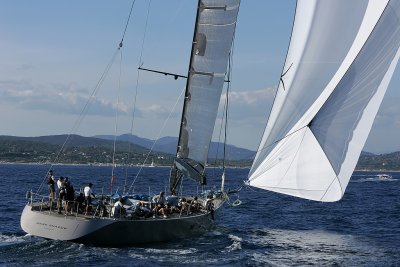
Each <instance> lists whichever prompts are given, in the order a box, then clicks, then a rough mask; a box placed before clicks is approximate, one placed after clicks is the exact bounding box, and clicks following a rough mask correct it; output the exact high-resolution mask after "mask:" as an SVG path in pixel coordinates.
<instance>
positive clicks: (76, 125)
mask: <svg viewBox="0 0 400 267" xmlns="http://www.w3.org/2000/svg"><path fill="white" fill-rule="evenodd" d="M117 54H118V49H117V50H115V52H114V54H113V55H112V57H111V60H110V61H109V62H108V64H107V66H106V68H105V69H104V71H103V73H102V74H101V76H100V79H99V80H98V81H97V83H96V85H95V87H94V88H93V90H92V93H91V94H90V96H89V98H88V100H87V101H86V103H85V105H84V107H83V108H82V110H81V112H80V113H79V116H78V119H77V120H76V121H75V123H74V125H73V126H72V128H71V130H70V132H69V134H68V135H67V138H66V139H65V141H64V143H63V144H62V146H61V148H60V150H59V151H58V153H57V155H56V156H55V158H54V160H53V161H52V163H51V164H50V167H49V170H48V171H47V173H48V172H49V171H50V170H51V169H52V168H53V166H54V165H55V164H56V163H57V162H58V160H59V158H60V156H61V153H62V152H64V151H65V150H66V147H67V145H68V143H69V142H70V141H71V137H72V135H73V134H75V133H76V131H77V129H78V128H79V126H80V125H81V123H82V121H83V118H84V117H85V116H86V114H87V112H88V110H89V107H90V105H91V104H92V103H93V101H94V100H95V98H96V94H97V92H98V90H99V88H100V87H101V85H102V84H103V82H104V80H105V78H106V77H107V74H108V72H109V71H110V69H111V66H112V65H113V63H114V61H115V57H116V56H117ZM47 173H46V176H45V177H44V178H43V180H42V182H41V183H40V185H39V188H38V190H37V192H36V193H37V194H38V193H39V192H40V190H41V189H42V187H43V184H44V182H45V181H46V179H47Z"/></svg>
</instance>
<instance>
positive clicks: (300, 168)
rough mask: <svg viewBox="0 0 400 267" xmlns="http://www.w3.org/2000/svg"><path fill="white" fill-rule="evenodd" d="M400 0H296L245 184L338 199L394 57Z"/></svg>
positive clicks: (399, 29) (399, 30)
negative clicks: (274, 88)
mask: <svg viewBox="0 0 400 267" xmlns="http://www.w3.org/2000/svg"><path fill="white" fill-rule="evenodd" d="M399 17H400V1H399V0H392V1H388V0H369V1H366V0H352V1H348V0H335V1H318V0H300V1H298V3H297V7H296V15H295V21H294V26H293V32H292V37H291V42H290V46H289V50H288V54H287V58H286V62H285V66H284V70H283V75H282V77H281V82H280V85H279V87H278V91H277V95H276V98H275V102H274V105H273V108H272V111H271V114H270V117H269V120H268V123H267V126H266V129H265V132H264V136H263V138H262V141H261V143H260V146H259V149H258V152H257V155H256V158H255V160H254V162H253V166H252V168H251V170H250V174H249V178H248V184H249V185H251V186H255V187H259V188H263V189H267V190H271V191H275V192H280V193H284V194H288V195H292V196H297V197H302V198H306V199H312V200H319V201H337V200H339V199H341V198H342V196H343V194H344V191H345V189H346V186H347V185H348V182H349V180H350V177H351V174H352V172H353V170H354V168H355V166H356V164H357V161H358V158H359V155H360V153H361V150H362V148H363V146H364V144H365V141H366V139H367V137H368V134H369V131H370V129H371V127H372V123H373V120H374V118H375V116H376V113H377V111H378V109H379V106H380V104H381V102H382V99H383V96H384V94H385V91H386V89H387V86H388V84H389V81H390V79H391V77H392V74H393V72H394V69H395V67H396V64H397V61H398V58H399V45H400V22H399Z"/></svg>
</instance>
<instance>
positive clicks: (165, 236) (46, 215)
mask: <svg viewBox="0 0 400 267" xmlns="http://www.w3.org/2000/svg"><path fill="white" fill-rule="evenodd" d="M212 224H213V220H212V218H211V214H210V213H201V214H197V215H193V216H182V217H180V216H179V215H178V216H175V217H170V218H166V219H161V218H156V219H153V218H148V219H132V220H131V219H113V218H104V217H103V218H100V217H89V216H82V215H80V216H74V215H69V216H65V215H61V214H57V213H55V212H52V213H50V212H49V211H34V210H32V207H31V205H30V204H28V205H26V206H25V208H24V210H23V212H22V216H21V227H22V229H23V230H24V231H25V232H27V233H29V234H31V235H34V236H39V237H44V238H48V239H53V240H66V241H72V242H78V243H84V244H92V245H97V246H127V245H136V244H143V243H154V242H164V241H172V240H177V239H182V238H187V237H190V236H196V235H200V234H202V233H204V232H206V231H207V230H208V229H209V228H210V227H211V226H212Z"/></svg>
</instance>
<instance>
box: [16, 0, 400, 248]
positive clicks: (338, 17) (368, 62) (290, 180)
mask: <svg viewBox="0 0 400 267" xmlns="http://www.w3.org/2000/svg"><path fill="white" fill-rule="evenodd" d="M238 8H239V1H223V0H216V1H206V0H203V1H199V4H198V11H197V19H196V27H195V34H194V38H193V47H192V54H191V59H190V66H189V72H188V80H187V84H186V93H185V101H184V107H183V114H182V120H181V127H180V134H179V142H178V147H177V155H176V159H175V161H174V164H173V167H172V169H171V176H170V190H171V192H172V191H174V190H175V189H176V188H177V186H178V185H179V183H180V181H181V179H182V177H183V176H185V177H189V178H192V179H194V180H196V181H198V182H199V183H200V184H206V182H207V180H206V176H205V172H204V171H205V166H206V161H207V151H208V145H209V142H210V140H211V135H212V131H213V127H214V123H215V117H216V112H217V108H218V102H219V98H220V95H221V88H222V85H223V83H224V76H225V71H226V68H227V59H228V54H229V49H230V46H231V41H232V36H233V34H234V29H235V24H236V18H237V13H238ZM399 18H400V0H352V1H349V0H334V1H333V0H332V1H329V0H299V1H297V6H296V13H295V18H294V25H293V30H292V36H291V40H290V45H289V49H288V53H287V57H286V61H285V64H284V67H283V70H282V74H281V76H280V77H279V81H280V82H279V86H278V88H277V92H276V96H275V100H274V104H273V107H272V110H271V112H270V114H269V118H268V122H267V125H266V128H265V131H264V135H263V137H262V139H261V141H260V145H259V148H258V150H257V154H256V156H255V159H254V161H253V164H252V167H251V169H250V173H249V176H248V179H247V181H246V184H247V185H249V186H252V187H256V188H261V189H265V190H269V191H273V192H277V193H282V194H287V195H291V196H295V197H300V198H305V199H310V200H315V201H322V202H332V201H338V200H340V199H341V198H342V197H343V194H344V192H345V189H346V187H347V185H348V183H349V180H350V177H351V174H352V173H353V171H354V168H355V166H356V163H357V160H358V158H359V155H360V153H361V150H362V148H363V146H364V144H365V141H366V139H367V137H368V134H369V132H370V130H371V127H372V123H373V121H374V118H375V116H376V113H377V112H378V109H379V106H380V104H381V102H382V99H383V97H384V94H385V92H386V89H387V87H388V85H389V82H390V79H391V77H392V75H393V72H394V69H395V67H396V65H397V62H398V59H399V56H400V50H399V47H400V19H399ZM216 25H217V26H216ZM215 26H216V27H215ZM254 38H256V36H255V37H254ZM210 122H212V123H210ZM212 201H213V202H214V206H215V209H218V207H220V206H221V205H222V203H223V198H220V197H218V196H217V194H215V195H213V196H212ZM42 208H43V206H41V205H40V202H34V201H33V200H30V201H29V203H28V204H27V205H26V207H25V209H24V211H23V214H22V217H21V226H22V228H23V229H24V231H26V232H28V233H31V234H33V235H37V236H42V237H46V238H52V239H61V240H71V241H77V242H84V243H95V244H103V245H104V244H106V245H125V244H132V243H143V242H157V241H166V240H171V239H173V238H181V237H186V236H188V235H190V234H193V233H194V232H204V231H205V229H207V227H208V226H209V225H210V223H211V216H212V211H211V210H205V211H202V212H200V213H197V214H194V215H191V216H183V217H176V218H168V219H163V220H161V219H149V220H128V219H125V218H124V219H110V218H107V217H97V216H91V217H86V216H81V215H77V216H74V217H68V216H67V217H65V216H58V215H56V214H55V213H54V212H52V211H51V210H50V211H49V209H47V210H42ZM150 229H151V230H150ZM165 229H170V230H168V231H165ZM115 234H117V235H118V236H119V237H122V239H120V238H118V240H117V239H116V238H115V236H116V235H115Z"/></svg>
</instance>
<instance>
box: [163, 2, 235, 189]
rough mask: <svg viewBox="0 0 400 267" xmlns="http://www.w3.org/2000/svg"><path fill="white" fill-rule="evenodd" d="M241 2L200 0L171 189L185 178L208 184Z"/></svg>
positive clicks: (172, 170)
mask: <svg viewBox="0 0 400 267" xmlns="http://www.w3.org/2000/svg"><path fill="white" fill-rule="evenodd" d="M239 4H240V0H220V1H210V0H199V1H198V4H197V13H196V21H195V27H194V33H193V40H192V50H191V54H190V60H189V68H188V75H187V77H188V79H187V81H186V90H185V99H184V104H183V111H182V117H181V124H180V131H179V139H178V145H177V151H176V158H175V161H174V164H173V167H172V168H171V173H170V190H171V191H173V190H175V188H176V186H177V185H178V183H179V182H180V180H181V178H182V176H186V177H188V178H191V179H193V180H195V181H197V182H199V183H200V184H201V185H205V184H206V176H205V173H204V171H205V165H206V162H207V157H208V148H209V144H210V141H211V137H212V132H213V130H214V124H215V120H216V115H217V112H218V106H219V101H220V98H221V93H222V87H223V84H224V81H225V73H226V70H227V64H228V58H229V52H230V49H231V45H232V40H233V34H234V31H235V27H236V20H237V14H238V10H239Z"/></svg>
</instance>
